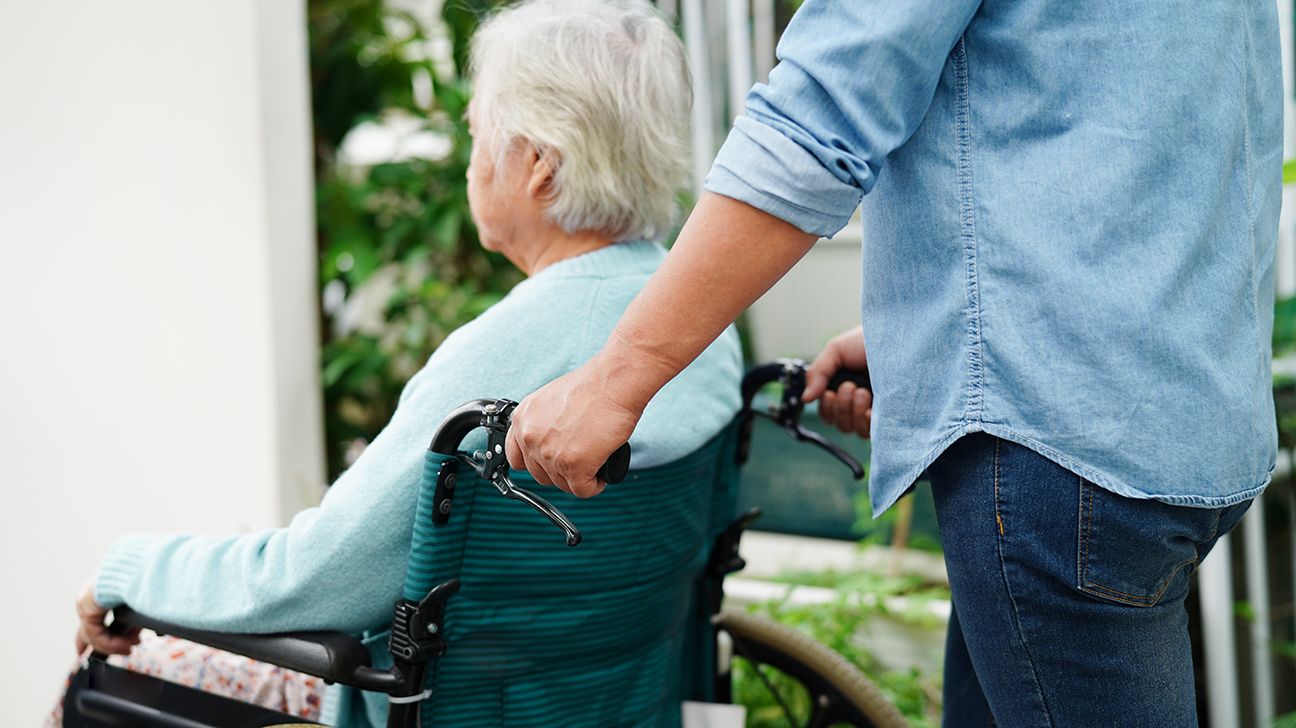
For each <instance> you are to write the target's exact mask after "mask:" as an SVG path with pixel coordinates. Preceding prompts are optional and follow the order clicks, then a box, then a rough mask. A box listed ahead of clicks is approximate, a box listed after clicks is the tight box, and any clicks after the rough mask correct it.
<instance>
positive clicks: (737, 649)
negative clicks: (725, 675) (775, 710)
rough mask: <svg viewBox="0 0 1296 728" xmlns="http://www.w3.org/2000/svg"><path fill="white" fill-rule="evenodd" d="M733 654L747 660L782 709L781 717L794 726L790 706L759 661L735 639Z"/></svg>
mask: <svg viewBox="0 0 1296 728" xmlns="http://www.w3.org/2000/svg"><path fill="white" fill-rule="evenodd" d="M734 654H737V655H738V656H740V657H742V658H743V659H745V660H747V664H748V665H750V666H751V670H752V672H753V673H755V674H756V677H758V678H760V681H761V683H762V684H763V685H765V690H767V691H768V692H769V694H770V697H772V698H774V702H776V703H778V706H779V708H780V709H782V711H783V717H785V718H787V722H788V725H789V726H795V725H796V724H797V721H796V716H794V715H793V714H792V708H791V707H789V706H788V704H787V701H786V700H784V699H783V695H782V694H781V693H779V691H778V688H776V687H774V681H772V680H770V679H769V676H768V675H766V674H765V671H764V670H762V669H761V667H762V665H761V663H760V662H759V661H757V660H756V659H754V658H753V657H752V656H751V655H750V654H748V653H747V651H746V650H744V649H743V648H742V646H741V645H740V644H739V642H738V641H737V640H734Z"/></svg>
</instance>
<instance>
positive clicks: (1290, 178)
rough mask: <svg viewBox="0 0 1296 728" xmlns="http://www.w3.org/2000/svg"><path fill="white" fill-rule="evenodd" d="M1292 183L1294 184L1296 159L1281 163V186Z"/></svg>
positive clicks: (1295, 180) (1295, 179)
mask: <svg viewBox="0 0 1296 728" xmlns="http://www.w3.org/2000/svg"><path fill="white" fill-rule="evenodd" d="M1292 182H1296V159H1289V160H1287V161H1286V162H1283V184H1285V185H1289V184H1291V183H1292Z"/></svg>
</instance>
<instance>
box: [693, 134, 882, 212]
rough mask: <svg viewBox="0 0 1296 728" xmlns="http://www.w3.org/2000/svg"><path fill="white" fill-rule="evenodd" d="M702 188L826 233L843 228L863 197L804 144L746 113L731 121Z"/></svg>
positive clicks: (859, 191)
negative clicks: (824, 164) (732, 122)
mask: <svg viewBox="0 0 1296 728" xmlns="http://www.w3.org/2000/svg"><path fill="white" fill-rule="evenodd" d="M706 189H707V190H708V191H709V192H714V193H715V194H718V195H724V196H725V197H731V198H733V199H735V200H738V201H740V202H745V203H747V204H748V205H751V206H752V207H755V208H756V209H758V210H762V211H764V212H767V213H769V214H771V215H773V216H774V217H777V218H779V219H780V220H783V221H785V222H788V223H790V224H792V225H795V226H796V227H797V228H799V229H800V230H801V231H803V232H807V233H812V234H815V235H821V236H823V237H826V238H827V237H832V236H833V235H835V234H836V233H837V231H839V230H841V229H842V228H844V227H846V223H847V222H849V221H850V218H851V215H852V214H854V213H855V208H856V207H858V206H859V202H860V198H862V197H863V196H864V193H863V192H862V191H861V190H860V189H859V188H858V187H856V186H855V185H853V184H851V183H849V182H843V181H842V180H841V179H839V178H837V177H836V176H834V175H833V173H832V172H831V171H829V170H828V169H827V168H825V167H824V166H823V164H822V163H821V162H820V161H819V159H818V158H817V157H815V156H814V155H813V154H811V153H810V152H809V151H807V150H806V149H805V148H804V147H802V146H801V145H799V144H797V143H796V142H794V141H792V140H791V139H788V138H787V137H786V136H784V135H783V134H781V133H779V132H778V131H777V130H775V129H773V128H772V127H769V126H766V125H764V124H761V123H760V122H758V121H756V120H754V119H752V118H750V117H746V116H742V117H739V118H738V119H737V120H736V121H735V122H734V128H733V130H732V131H730V132H729V137H728V138H727V139H725V143H724V146H723V147H721V148H720V153H719V154H717V155H716V159H715V163H714V164H713V165H712V166H711V172H710V174H708V175H707V178H706Z"/></svg>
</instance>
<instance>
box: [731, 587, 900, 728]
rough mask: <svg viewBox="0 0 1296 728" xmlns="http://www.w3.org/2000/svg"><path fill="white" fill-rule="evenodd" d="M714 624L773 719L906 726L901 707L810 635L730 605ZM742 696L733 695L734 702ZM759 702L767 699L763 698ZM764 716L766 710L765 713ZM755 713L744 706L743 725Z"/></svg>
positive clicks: (812, 726)
mask: <svg viewBox="0 0 1296 728" xmlns="http://www.w3.org/2000/svg"><path fill="white" fill-rule="evenodd" d="M716 626H717V628H718V629H719V630H720V631H721V632H722V633H726V634H728V636H729V638H730V639H731V640H732V644H733V657H734V661H733V662H734V663H735V664H733V669H734V671H744V670H746V671H750V672H751V674H753V675H754V677H755V678H756V680H755V681H754V682H756V683H758V684H759V685H760V686H761V689H763V692H764V695H762V696H761V697H762V698H763V699H766V698H772V699H773V701H774V704H775V706H776V707H772V708H771V707H767V708H766V709H764V710H763V711H762V712H763V713H765V714H771V713H772V714H774V715H775V716H779V717H776V718H775V719H774V724H776V725H789V726H805V728H827V727H828V726H859V727H860V728H905V727H906V726H908V725H909V723H908V721H906V720H905V718H904V716H903V715H901V714H900V711H898V710H896V708H895V706H894V705H892V704H891V702H890V701H889V700H887V698H886V696H885V695H883V694H882V691H881V690H879V689H878V688H877V686H876V685H874V684H873V683H871V682H869V679H868V678H866V677H864V674H863V673H861V672H860V671H859V669H858V668H856V667H855V666H854V665H852V664H851V663H850V662H848V661H847V660H846V658H844V657H842V656H841V655H839V654H837V653H836V652H833V651H832V650H830V649H828V648H827V647H825V646H823V645H822V644H820V643H819V642H816V641H815V640H814V639H812V638H811V637H809V636H807V635H805V634H802V633H801V632H798V631H796V630H794V629H792V628H790V627H787V626H784V625H782V624H779V623H778V622H775V621H773V620H770V619H767V618H765V617H760V616H757V615H754V614H747V613H745V612H739V611H735V610H731V609H725V610H722V611H721V612H720V613H719V614H718V615H716ZM742 698H743V696H740V695H734V699H735V701H739V702H740V701H741V699H742ZM762 702H767V701H765V700H762ZM766 717H768V715H767V716H766ZM753 718H757V719H758V720H759V717H758V716H754V715H752V714H751V712H750V710H749V715H748V724H749V725H751V724H752V723H753V722H756V721H753Z"/></svg>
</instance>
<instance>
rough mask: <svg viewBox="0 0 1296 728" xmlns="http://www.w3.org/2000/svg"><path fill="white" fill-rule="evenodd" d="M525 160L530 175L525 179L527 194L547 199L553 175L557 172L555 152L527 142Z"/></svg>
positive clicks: (551, 186)
mask: <svg viewBox="0 0 1296 728" xmlns="http://www.w3.org/2000/svg"><path fill="white" fill-rule="evenodd" d="M527 162H528V167H529V168H530V170H531V177H530V179H529V180H527V194H528V195H530V196H531V197H534V198H536V199H548V198H549V193H550V192H551V191H552V189H553V181H554V175H555V174H556V173H557V172H558V165H557V163H556V162H557V154H556V153H555V152H553V151H552V150H544V149H539V148H537V147H536V146H534V145H531V144H528V145H527Z"/></svg>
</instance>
